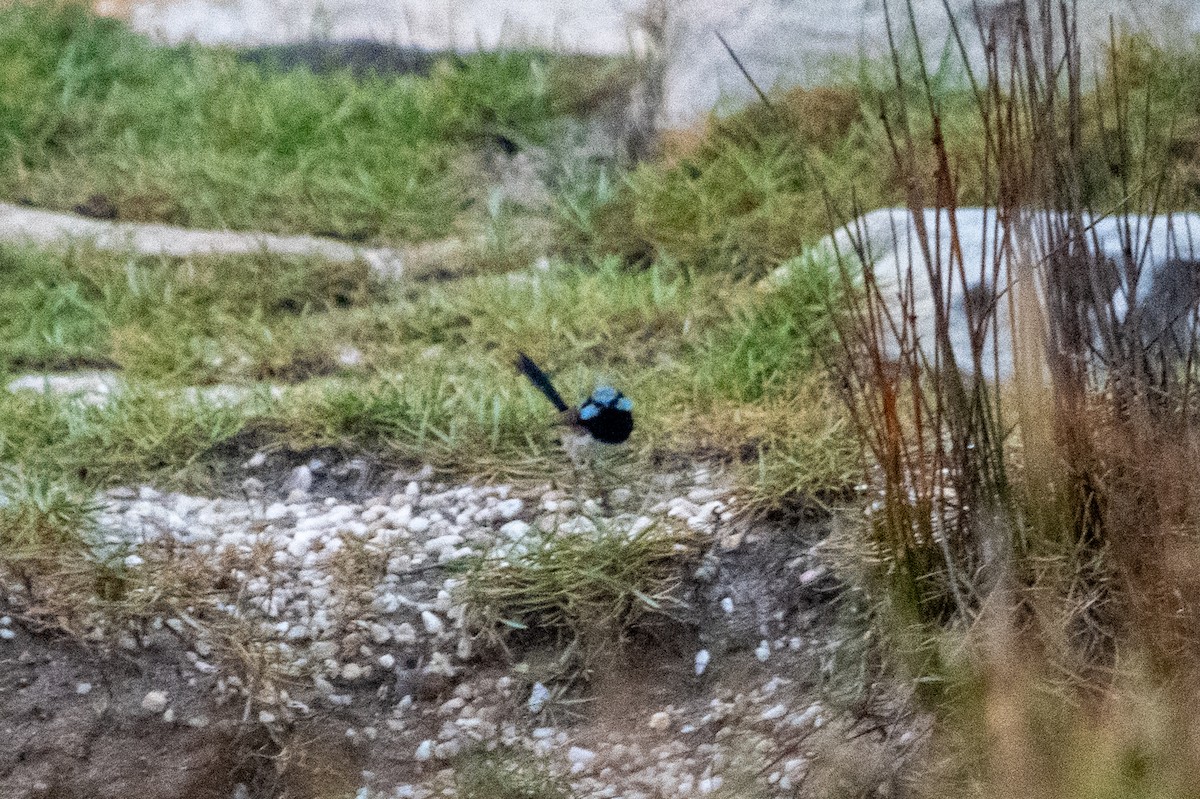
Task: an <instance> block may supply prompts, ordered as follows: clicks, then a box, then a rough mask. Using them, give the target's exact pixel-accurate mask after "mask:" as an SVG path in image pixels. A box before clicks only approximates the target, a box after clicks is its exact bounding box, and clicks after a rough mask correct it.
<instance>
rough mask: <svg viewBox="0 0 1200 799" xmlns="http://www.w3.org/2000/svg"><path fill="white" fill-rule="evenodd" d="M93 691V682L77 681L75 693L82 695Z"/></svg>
mask: <svg viewBox="0 0 1200 799" xmlns="http://www.w3.org/2000/svg"><path fill="white" fill-rule="evenodd" d="M91 692H92V684H91V683H90V682H81V683H76V685H75V693H77V694H79V695H80V696H87V695H88V694H90V693H91Z"/></svg>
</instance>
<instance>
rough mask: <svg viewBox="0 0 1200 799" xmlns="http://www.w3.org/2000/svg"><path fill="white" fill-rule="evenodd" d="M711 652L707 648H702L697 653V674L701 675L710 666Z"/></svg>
mask: <svg viewBox="0 0 1200 799" xmlns="http://www.w3.org/2000/svg"><path fill="white" fill-rule="evenodd" d="M709 657H710V656H709V653H708V650H707V649H701V650H700V651H699V652H697V653H696V676H697V677H699V676H700V675H701V674H703V673H704V670H705V669H707V668H708V661H709Z"/></svg>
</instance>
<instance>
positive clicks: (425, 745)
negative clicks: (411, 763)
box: [413, 738, 433, 763]
mask: <svg viewBox="0 0 1200 799" xmlns="http://www.w3.org/2000/svg"><path fill="white" fill-rule="evenodd" d="M432 757H433V741H431V740H429V739H428V738H426V739H425V740H424V741H421V743H420V744H418V745H417V750H416V751H415V752H413V760H415V761H417V762H418V763H425V762H427V761H428V760H429V759H430V758H432Z"/></svg>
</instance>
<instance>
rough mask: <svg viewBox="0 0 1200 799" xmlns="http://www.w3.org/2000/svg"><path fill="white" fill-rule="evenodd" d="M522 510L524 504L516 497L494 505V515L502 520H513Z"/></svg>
mask: <svg viewBox="0 0 1200 799" xmlns="http://www.w3.org/2000/svg"><path fill="white" fill-rule="evenodd" d="M524 509H525V503H524V502H523V501H522V500H520V499H518V498H516V497H513V498H512V499H506V500H504V501H503V502H500V503H497V505H496V513H497V514H499V516H500V517H501V518H502V519H515V518H516V517H517V515H518V514H520V513H521V511H522V510H524Z"/></svg>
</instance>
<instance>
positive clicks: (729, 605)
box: [721, 596, 733, 614]
mask: <svg viewBox="0 0 1200 799" xmlns="http://www.w3.org/2000/svg"><path fill="white" fill-rule="evenodd" d="M721 610H723V611H725V613H726V614H729V613H733V597H729V596H727V597H725V598H724V599H722V600H721Z"/></svg>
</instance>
